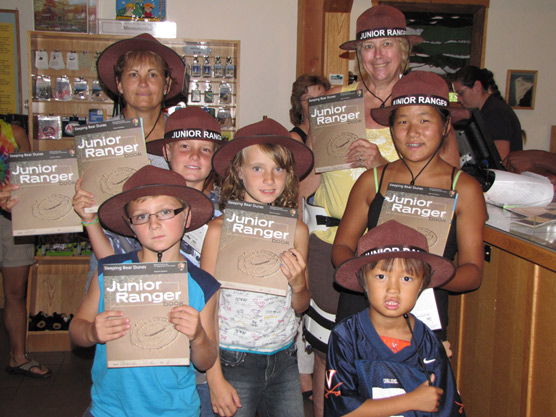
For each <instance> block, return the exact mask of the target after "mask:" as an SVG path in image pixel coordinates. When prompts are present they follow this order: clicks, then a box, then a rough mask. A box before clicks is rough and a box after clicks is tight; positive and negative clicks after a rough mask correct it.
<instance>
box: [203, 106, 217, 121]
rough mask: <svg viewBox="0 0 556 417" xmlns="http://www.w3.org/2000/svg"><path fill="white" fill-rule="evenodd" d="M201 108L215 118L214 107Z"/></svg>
mask: <svg viewBox="0 0 556 417" xmlns="http://www.w3.org/2000/svg"><path fill="white" fill-rule="evenodd" d="M202 109H203V110H204V111H206V112H207V113H208V114H210V115H211V116H212V117H214V118H215V119H216V109H215V108H214V107H202Z"/></svg>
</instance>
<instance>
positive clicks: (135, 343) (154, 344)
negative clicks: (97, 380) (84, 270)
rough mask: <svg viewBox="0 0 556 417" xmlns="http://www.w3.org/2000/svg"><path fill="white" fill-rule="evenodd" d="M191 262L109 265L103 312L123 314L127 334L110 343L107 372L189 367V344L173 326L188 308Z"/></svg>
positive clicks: (105, 271) (107, 350) (108, 346)
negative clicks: (171, 316)
mask: <svg viewBox="0 0 556 417" xmlns="http://www.w3.org/2000/svg"><path fill="white" fill-rule="evenodd" d="M187 279H188V276H187V263H186V262H159V263H138V264H134V263H123V264H107V265H105V266H104V273H103V288H104V309H105V310H119V311H123V312H124V317H128V318H129V319H130V325H131V329H130V330H129V331H128V332H127V334H126V335H125V336H124V337H122V338H120V339H116V340H112V341H110V342H108V343H107V344H106V358H107V362H108V364H107V365H108V368H129V367H140V366H176V365H189V339H188V338H187V336H186V335H185V334H183V333H181V332H178V331H177V330H176V329H175V328H174V325H173V324H172V323H170V322H169V321H168V316H167V315H168V312H169V311H170V310H171V309H172V307H174V306H178V305H183V304H187V303H188V300H189V297H188V286H187Z"/></svg>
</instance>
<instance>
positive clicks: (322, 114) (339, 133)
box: [309, 90, 367, 173]
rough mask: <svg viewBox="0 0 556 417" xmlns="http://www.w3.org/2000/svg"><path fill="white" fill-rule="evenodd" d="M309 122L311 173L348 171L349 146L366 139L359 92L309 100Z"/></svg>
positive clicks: (361, 99)
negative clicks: (311, 157) (311, 148)
mask: <svg viewBox="0 0 556 417" xmlns="http://www.w3.org/2000/svg"><path fill="white" fill-rule="evenodd" d="M309 118H310V124H311V137H312V140H313V153H314V154H315V172H317V173H320V172H326V171H335V170H340V169H346V168H349V167H350V165H351V164H349V163H346V155H347V154H348V151H349V146H350V145H351V144H352V143H353V142H355V141H356V140H357V139H360V138H365V137H366V135H367V133H366V129H365V102H364V99H363V90H354V91H346V92H342V93H337V94H329V95H325V96H320V97H314V98H310V99H309Z"/></svg>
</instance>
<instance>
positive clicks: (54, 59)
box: [48, 51, 66, 70]
mask: <svg viewBox="0 0 556 417" xmlns="http://www.w3.org/2000/svg"><path fill="white" fill-rule="evenodd" d="M48 67H49V68H51V69H56V70H61V69H64V68H65V67H66V65H65V64H64V57H63V55H62V52H60V51H52V52H50V62H49V63H48Z"/></svg>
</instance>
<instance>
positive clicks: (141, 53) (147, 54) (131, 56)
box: [114, 49, 172, 105]
mask: <svg viewBox="0 0 556 417" xmlns="http://www.w3.org/2000/svg"><path fill="white" fill-rule="evenodd" d="M136 62H150V63H153V64H155V65H156V66H158V67H159V68H160V69H161V70H162V73H163V74H164V89H165V90H166V88H167V87H168V80H170V79H171V77H172V74H171V73H170V67H169V66H168V63H167V62H166V61H165V60H164V59H162V57H161V56H160V55H158V54H157V53H154V52H152V51H148V50H142V49H141V50H132V51H127V52H126V53H125V54H122V55H120V57H119V58H118V60H117V61H116V65H114V76H115V78H116V82H117V83H119V82H121V80H122V75H123V73H124V71H125V69H126V67H127V66H129V65H132V64H134V63H136ZM166 93H167V92H165V93H164V96H166ZM120 99H121V100H123V97H120ZM123 105H125V103H124V104H123Z"/></svg>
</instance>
